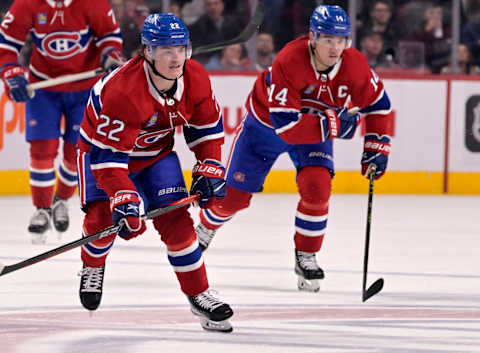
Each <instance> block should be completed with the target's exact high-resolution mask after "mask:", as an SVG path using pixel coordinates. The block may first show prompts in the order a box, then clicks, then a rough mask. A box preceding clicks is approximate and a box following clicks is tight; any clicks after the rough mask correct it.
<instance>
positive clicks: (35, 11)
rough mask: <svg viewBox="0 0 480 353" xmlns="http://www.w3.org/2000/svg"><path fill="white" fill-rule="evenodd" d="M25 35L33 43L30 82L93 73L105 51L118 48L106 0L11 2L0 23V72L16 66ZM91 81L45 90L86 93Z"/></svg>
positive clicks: (116, 31)
mask: <svg viewBox="0 0 480 353" xmlns="http://www.w3.org/2000/svg"><path fill="white" fill-rule="evenodd" d="M29 33H30V35H31V37H32V42H33V48H32V57H31V61H30V67H29V69H30V77H29V80H30V81H31V82H36V81H40V80H46V79H51V78H55V77H58V76H61V75H67V74H74V73H79V72H83V71H89V70H93V69H97V68H99V67H100V54H101V52H102V50H103V49H105V48H106V47H115V48H117V49H119V50H120V51H121V49H122V37H121V34H120V30H119V27H118V24H117V22H116V19H115V17H114V14H113V11H112V9H111V7H110V4H109V2H108V0H63V2H62V1H56V0H15V2H14V3H13V4H12V6H11V8H10V10H9V11H8V12H7V14H6V15H5V17H4V19H3V22H2V24H1V25H0V71H2V70H3V69H4V68H5V67H7V66H9V65H12V64H16V63H18V55H19V53H20V50H21V49H22V47H23V45H24V44H25V41H26V38H27V35H28V34H29ZM95 80H96V78H92V79H89V80H83V81H79V82H74V83H69V84H64V85H60V86H56V87H52V88H49V89H51V90H56V91H77V90H84V89H88V88H90V87H91V86H92V85H93V83H94V82H95Z"/></svg>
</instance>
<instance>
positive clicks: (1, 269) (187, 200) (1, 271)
mask: <svg viewBox="0 0 480 353" xmlns="http://www.w3.org/2000/svg"><path fill="white" fill-rule="evenodd" d="M198 199H199V195H198V194H195V195H191V196H187V197H184V198H183V199H180V200H178V201H175V202H173V203H171V204H169V205H168V206H165V207H161V208H157V209H155V210H153V211H150V212H148V213H147V214H145V215H142V216H141V217H142V219H153V218H155V217H158V216H160V215H163V214H165V213H168V212H171V211H173V210H176V209H179V208H182V207H185V206H187V205H189V204H191V203H193V202H196V201H198ZM119 228H120V227H118V226H111V227H108V228H106V229H104V230H102V231H101V232H98V233H95V234H92V235H89V236H86V237H83V238H81V239H77V240H75V241H72V242H71V243H68V244H65V245H62V246H59V247H58V248H55V249H52V250H49V251H47V252H44V253H42V254H40V255H37V256H34V257H31V258H29V259H26V260H24V261H21V262H18V263H16V264H13V265H9V266H4V265H2V264H1V263H0V276H3V275H5V274H7V273H10V272H13V271H17V270H19V269H21V268H24V267H27V266H30V265H33V264H36V263H37V262H40V261H43V260H46V259H49V258H51V257H53V256H57V255H60V254H62V253H64V252H66V251H69V250H72V249H75V248H77V247H79V246H82V245H84V244H86V243H90V242H92V241H95V240H98V239H100V238H104V237H106V236H108V235H111V234H114V233H116V232H118V230H119Z"/></svg>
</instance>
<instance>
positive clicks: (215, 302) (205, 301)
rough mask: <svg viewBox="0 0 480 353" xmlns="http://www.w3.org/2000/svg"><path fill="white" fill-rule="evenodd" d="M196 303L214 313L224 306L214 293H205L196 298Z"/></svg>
mask: <svg viewBox="0 0 480 353" xmlns="http://www.w3.org/2000/svg"><path fill="white" fill-rule="evenodd" d="M194 299H195V302H196V303H197V304H198V305H199V306H200V307H202V308H204V309H206V310H209V311H213V310H215V309H216V308H218V307H220V306H222V305H223V302H221V301H220V300H219V299H217V298H215V297H214V296H213V294H212V291H205V292H203V293H200V294H199V295H196V296H195V297H194Z"/></svg>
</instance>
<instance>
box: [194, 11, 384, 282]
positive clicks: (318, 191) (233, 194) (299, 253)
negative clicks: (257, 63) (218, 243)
mask: <svg viewBox="0 0 480 353" xmlns="http://www.w3.org/2000/svg"><path fill="white" fill-rule="evenodd" d="M349 35H350V20H349V18H348V16H347V14H346V13H345V11H344V10H343V9H342V8H341V7H339V6H323V5H321V6H318V7H317V8H316V9H315V11H314V12H313V14H312V17H311V20H310V33H309V35H308V36H304V37H301V38H298V39H296V40H294V41H292V42H290V43H288V44H287V45H286V46H285V47H284V48H283V49H282V50H281V51H280V52H279V53H278V55H277V57H276V59H275V61H274V63H273V66H272V67H271V68H269V69H267V70H265V71H264V72H263V73H262V74H261V75H260V76H259V77H258V79H257V80H256V82H255V84H254V87H253V90H252V91H251V93H250V95H249V97H248V99H247V102H246V108H247V116H246V118H245V120H244V121H243V123H242V125H241V126H240V128H239V130H238V133H237V136H236V138H235V140H234V144H233V146H232V151H231V156H230V160H229V163H228V172H227V193H226V197H225V198H224V199H223V200H220V201H219V202H217V203H215V204H214V205H213V206H212V207H211V208H210V209H204V210H201V211H200V224H199V225H198V226H197V228H196V231H197V236H198V239H199V242H200V245H201V247H202V250H204V249H205V248H206V247H207V246H208V245H209V243H210V242H211V240H212V238H213V236H214V234H215V232H216V230H217V229H218V228H220V227H221V226H222V224H224V223H225V222H227V221H228V220H230V219H231V218H232V216H233V215H234V214H235V213H236V212H238V211H240V210H242V209H245V208H247V207H248V206H249V203H250V199H251V197H252V193H255V192H260V191H261V190H262V187H263V184H264V181H265V177H266V176H267V174H268V172H269V171H270V169H271V167H272V165H273V163H274V162H275V160H276V159H277V157H278V156H279V155H280V154H281V153H283V152H287V153H288V154H289V155H290V158H291V160H292V162H293V163H294V165H295V167H296V170H297V178H296V182H297V185H298V190H299V193H300V201H299V203H298V205H297V212H296V215H295V234H294V242H295V273H296V274H298V276H299V280H298V288H299V289H300V290H308V291H318V290H319V288H320V287H319V280H320V279H323V278H324V273H323V271H322V269H321V268H320V267H319V266H318V264H317V262H316V257H315V254H316V253H317V252H318V251H319V250H320V248H321V246H322V241H323V238H324V236H325V229H326V225H327V216H328V205H329V198H330V193H331V179H332V177H333V176H334V165H333V150H332V140H333V139H334V138H342V139H350V138H352V137H353V135H354V133H355V129H356V127H357V123H358V119H359V115H358V114H349V112H348V108H349V107H352V106H353V107H355V108H356V109H359V111H360V112H361V113H363V114H364V115H365V121H366V129H367V133H366V135H365V144H364V150H363V156H362V159H361V170H362V174H363V175H365V176H367V174H368V172H367V170H368V168H369V166H370V165H374V166H376V178H379V177H381V176H382V175H383V174H384V172H385V169H386V167H387V159H388V153H389V151H390V135H391V125H392V124H391V118H390V116H389V112H390V110H391V108H390V101H389V99H388V96H387V94H386V92H385V90H384V87H383V83H382V81H381V80H380V79H379V77H378V76H377V75H376V73H375V72H374V71H373V70H371V69H370V67H369V66H368V63H367V60H366V58H365V57H364V56H363V55H362V54H361V53H360V52H359V51H357V50H356V49H354V48H349V41H350V40H349Z"/></svg>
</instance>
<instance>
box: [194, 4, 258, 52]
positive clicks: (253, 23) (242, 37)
mask: <svg viewBox="0 0 480 353" xmlns="http://www.w3.org/2000/svg"><path fill="white" fill-rule="evenodd" d="M264 16H265V5H264V4H263V2H262V1H261V0H259V1H258V4H257V7H256V8H255V13H254V14H253V16H252V19H251V20H250V22H249V23H248V24H247V26H246V27H245V28H244V29H243V31H242V33H240V34H239V35H238V36H237V37H235V38H233V39H230V40H226V41H224V42H219V43H213V44H208V45H204V46H200V47H197V48H194V49H193V52H192V55H197V54H205V53H210V52H212V51H217V50H221V49H223V48H225V47H228V46H229V45H233V44H239V43H244V42H246V41H247V40H249V39H250V38H251V37H252V36H253V35H254V33H255V32H257V30H258V28H259V27H260V25H261V24H262V22H263V17H264Z"/></svg>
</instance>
